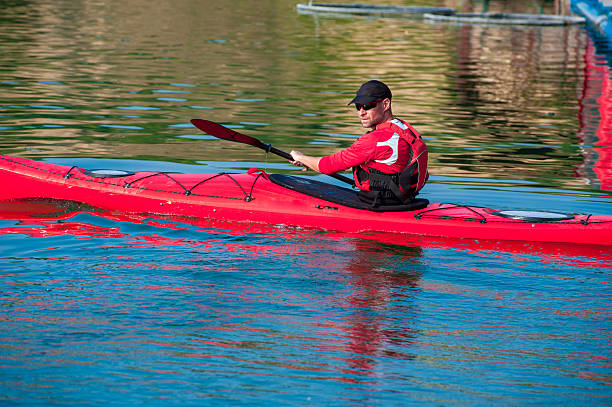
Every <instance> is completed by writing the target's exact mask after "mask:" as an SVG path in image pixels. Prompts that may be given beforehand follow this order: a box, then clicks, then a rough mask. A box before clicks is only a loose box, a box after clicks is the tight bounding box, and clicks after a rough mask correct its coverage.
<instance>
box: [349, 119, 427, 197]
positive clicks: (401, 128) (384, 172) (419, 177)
mask: <svg viewBox="0 0 612 407" xmlns="http://www.w3.org/2000/svg"><path fill="white" fill-rule="evenodd" d="M387 128H389V129H391V130H392V131H393V136H392V137H390V138H389V139H388V140H385V141H382V142H379V143H377V145H379V146H389V147H391V149H392V153H391V156H390V157H389V158H388V159H386V160H375V161H370V162H367V163H364V164H361V165H359V166H357V167H355V168H354V169H353V173H354V178H355V185H356V186H357V187H358V188H359V189H360V190H362V191H371V192H372V193H370V194H363V196H364V197H366V200H368V201H372V200H373V201H374V204H376V201H378V202H381V201H383V202H384V201H385V200H391V201H393V200H395V201H399V202H402V203H406V202H409V201H412V200H413V199H414V197H415V196H416V195H417V194H418V193H419V191H420V190H421V188H423V186H424V185H425V182H427V179H428V178H429V173H428V171H427V158H428V156H427V146H426V145H425V142H424V141H423V139H422V138H421V135H420V134H419V133H418V132H417V131H416V130H415V129H414V128H413V127H412V126H411V125H410V124H408V123H406V122H404V121H402V120H399V119H393V120H391V121H388V122H385V123H381V124H379V125H378V126H376V130H382V129H387ZM376 130H374V131H376ZM385 133H388V132H385ZM400 143H406V145H407V147H408V150H409V157H408V160H407V164H406V166H405V167H404V168H403V169H402V170H400V171H397V165H395V167H396V168H395V169H394V168H393V165H394V164H396V163H397V161H398V158H399V157H398V154H397V152H398V151H399V150H400V148H401V146H400ZM403 150H404V151H405V148H403Z"/></svg>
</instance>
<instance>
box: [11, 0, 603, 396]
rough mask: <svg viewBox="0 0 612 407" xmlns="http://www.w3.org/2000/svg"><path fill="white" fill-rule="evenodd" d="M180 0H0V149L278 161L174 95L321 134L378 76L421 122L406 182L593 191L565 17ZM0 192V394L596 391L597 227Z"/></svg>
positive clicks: (87, 157) (586, 195)
mask: <svg viewBox="0 0 612 407" xmlns="http://www.w3.org/2000/svg"><path fill="white" fill-rule="evenodd" d="M179 3H180V4H179ZM179 3H176V2H165V1H148V2H141V1H132V2H129V4H126V3H125V2H116V1H105V2H102V1H82V2H70V1H53V2H52V1H39V2H36V3H21V2H5V4H3V6H2V8H1V10H0V88H1V89H2V92H0V152H2V153H3V154H9V155H17V156H23V157H30V158H35V159H40V160H44V161H49V162H55V163H60V164H69V165H81V166H84V167H88V168H122V169H130V170H147V169H158V170H165V171H181V172H217V171H243V170H245V169H248V168H250V167H260V168H265V169H267V170H269V171H276V172H284V173H294V172H295V169H294V168H292V167H291V166H290V165H288V164H287V163H286V162H284V161H283V160H281V159H279V158H276V157H272V156H270V157H266V156H265V154H263V153H262V152H261V151H260V150H256V149H252V148H249V147H246V146H244V145H240V144H234V143H228V142H223V141H220V140H216V139H213V138H212V137H210V136H208V135H204V134H201V133H200V132H199V131H198V130H197V129H195V128H193V127H191V125H190V124H189V119H191V118H194V117H201V118H207V119H210V120H214V121H217V122H220V123H223V124H226V125H230V126H232V127H234V128H237V129H239V131H241V132H244V133H246V134H249V135H252V136H254V137H258V138H261V139H263V140H265V141H266V142H270V143H272V144H273V145H274V146H276V147H278V148H281V149H286V150H289V149H291V148H298V149H300V150H302V151H304V152H307V153H312V154H327V153H330V152H332V151H335V150H336V149H338V148H340V147H344V146H347V145H349V144H350V143H351V142H352V140H353V139H354V138H355V137H357V136H358V135H359V134H361V133H362V131H363V130H362V129H361V128H359V126H358V122H357V120H356V118H355V114H354V111H353V110H351V108H350V107H347V106H346V103H347V102H348V101H349V100H350V99H351V97H352V96H351V95H352V94H353V93H354V91H355V89H356V87H358V85H359V84H360V83H361V82H363V81H364V80H366V79H369V78H378V79H382V80H384V81H386V82H388V83H389V84H390V86H391V88H392V90H393V91H394V98H393V105H394V112H395V113H396V114H397V115H398V116H399V117H402V118H404V119H406V120H408V121H409V122H411V123H412V124H413V125H414V126H415V127H417V129H419V130H420V131H421V133H422V134H423V135H424V137H425V138H426V140H427V142H428V145H429V148H430V152H431V164H430V166H431V172H432V177H431V180H430V182H429V184H428V186H427V187H426V189H425V190H424V191H423V196H424V197H426V198H428V199H430V200H432V201H445V202H458V203H469V204H476V205H482V206H492V207H504V208H515V207H519V208H532V209H554V210H558V211H563V212H581V213H596V214H604V215H605V214H607V215H610V214H612V211H611V210H610V191H612V187H611V186H610V185H611V184H610V179H611V178H610V167H611V165H610V158H609V157H610V149H611V148H612V142H611V139H610V134H612V133H611V131H610V125H609V119H608V113H607V112H608V107H607V106H608V101H609V100H610V99H609V87H608V84H609V81H610V73H609V66H610V65H609V61H608V60H609V55H610V53H609V45H608V44H607V43H606V42H605V41H602V40H601V39H599V38H597V37H595V36H594V34H592V33H588V32H587V31H586V30H585V29H584V27H564V28H561V27H494V26H471V25H464V26H458V25H452V24H432V23H428V22H424V21H422V20H418V19H402V18H368V17H365V18H337V17H321V16H307V15H298V14H297V13H296V12H295V3H294V2H289V1H284V0H283V1H275V2H272V1H263V2H262V1H260V2H251V1H247V2H244V1H243V2H239V1H229V2H224V3H222V5H221V3H214V2H201V1H184V2H179ZM387 3H393V2H387ZM408 3H409V2H405V3H401V2H395V3H394V4H408ZM423 3H427V4H428V5H436V4H438V3H437V2H433V1H430V2H423ZM423 3H419V4H423ZM449 3H452V2H448V3H447V4H446V5H451V4H449ZM519 3H521V2H513V4H514V5H515V7H516V8H518V9H513V10H510V11H514V12H520V11H523V10H520V6H519ZM522 3H524V4H523V7H524V8H529V7H534V6H533V4H534V3H535V2H522ZM470 4H471V6H470V7H472V9H473V10H474V11H480V9H481V8H483V7H485V6H486V8H487V10H488V11H499V10H502V11H504V10H503V9H504V7H508V6H507V5H505V2H495V1H490V2H486V4H484V3H479V2H474V3H473V4H472V3H470ZM451 6H452V5H451ZM455 6H456V5H455ZM465 7H468V6H465ZM540 7H541V8H543V9H544V12H552V11H553V10H552V9H551V8H552V7H553V6H552V5H551V3H550V2H542V5H541V6H540ZM464 11H472V10H464ZM505 11H508V10H505ZM524 11H527V12H537V11H538V10H531V9H529V10H527V9H525V10H524ZM318 179H321V180H325V179H327V178H326V177H324V176H318ZM329 181H330V182H335V181H334V180H332V179H329ZM3 187H6V186H3ZM0 214H1V216H0V233H1V235H0V319H1V321H2V323H1V325H0V326H1V327H2V329H1V330H0V335H1V336H2V338H1V341H0V388H1V391H0V402H1V403H2V404H5V405H24V404H25V405H68V404H70V405H99V404H114V405H126V404H145V403H146V404H147V405H203V404H204V405H227V404H234V405H236V404H241V405H262V404H277V405H283V404H285V405H347V406H353V405H354V406H357V405H358V406H363V405H417V404H419V405H420V404H439V405H445V404H463V405H508V404H511V405H516V404H520V405H522V404H551V403H557V404H559V403H561V404H563V405H585V404H587V403H588V404H593V405H609V404H610V400H611V396H612V392H611V391H610V369H609V366H610V362H611V361H610V359H611V355H610V345H611V344H610V339H609V338H610V326H611V324H610V322H611V315H610V311H609V310H610V308H611V305H612V304H611V302H610V284H611V282H612V279H611V278H610V272H609V270H610V268H611V266H612V256H611V255H610V253H608V250H607V249H602V248H584V247H566V246H563V245H559V246H556V247H540V246H539V245H537V244H535V245H534V244H530V243H519V244H516V245H510V244H507V243H502V242H472V241H465V242H464V241H444V240H439V239H438V240H436V239H423V238H415V237H401V236H363V235H362V236H351V235H342V234H335V233H329V232H317V231H303V230H293V229H290V228H279V227H274V226H269V227H265V226H252V225H251V226H245V225H236V224H223V223H217V222H213V221H204V220H193V219H176V218H157V217H143V216H136V215H129V214H117V213H104V212H98V211H96V210H93V209H92V208H85V207H78V206H71V207H60V208H58V207H55V206H53V205H49V204H45V203H38V204H36V205H31V204H29V205H26V204H10V205H7V204H2V205H0Z"/></svg>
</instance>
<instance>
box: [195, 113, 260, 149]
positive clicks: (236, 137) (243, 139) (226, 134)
mask: <svg viewBox="0 0 612 407" xmlns="http://www.w3.org/2000/svg"><path fill="white" fill-rule="evenodd" d="M191 124H193V125H194V126H196V127H197V128H198V129H200V130H202V131H203V132H204V133H207V134H210V135H211V136H214V137H217V138H220V139H223V140H229V141H235V142H237V143H243V144H248V145H250V146H253V147H257V148H261V149H264V150H265V149H267V148H268V146H267V145H265V144H264V143H262V142H261V141H259V140H257V139H256V138H253V137H249V136H246V135H244V134H241V133H238V132H237V131H234V130H232V129H228V128H227V127H225V126H222V125H220V124H219V123H215V122H211V121H210V120H204V119H191Z"/></svg>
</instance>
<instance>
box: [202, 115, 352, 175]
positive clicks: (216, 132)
mask: <svg viewBox="0 0 612 407" xmlns="http://www.w3.org/2000/svg"><path fill="white" fill-rule="evenodd" d="M191 123H192V124H193V125H194V126H196V127H197V128H198V129H200V130H202V131H203V132H205V133H207V134H210V135H211V136H214V137H217V138H220V139H223V140H229V141H235V142H237V143H242V144H248V145H250V146H253V147H257V148H260V149H262V150H264V151H265V152H267V153H272V154H276V155H278V156H280V157H283V158H284V159H286V160H289V161H293V157H291V154H289V153H287V152H285V151H282V150H279V149H278V148H276V147H272V145H270V144H264V143H262V142H261V141H259V140H258V139H256V138H254V137H251V136H247V135H245V134H242V133H238V132H237V131H235V130H232V129H229V128H227V127H225V126H223V125H221V124H219V123H215V122H211V121H210V120H204V119H191ZM327 175H329V176H330V177H333V178H336V179H337V180H339V181H342V182H346V183H347V184H350V185H355V183H354V182H353V180H352V179H350V178H348V177H345V176H344V175H340V174H327Z"/></svg>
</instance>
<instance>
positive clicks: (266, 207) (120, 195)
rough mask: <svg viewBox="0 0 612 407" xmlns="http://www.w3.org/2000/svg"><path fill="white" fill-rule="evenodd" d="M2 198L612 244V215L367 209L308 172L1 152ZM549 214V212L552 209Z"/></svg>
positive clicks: (429, 206) (417, 205) (307, 224)
mask: <svg viewBox="0 0 612 407" xmlns="http://www.w3.org/2000/svg"><path fill="white" fill-rule="evenodd" d="M0 185H2V186H3V188H2V189H1V190H0V200H3V201H10V200H16V199H19V200H22V199H31V198H34V199H40V198H46V199H61V200H71V201H77V202H82V203H85V204H88V205H93V206H95V207H98V208H101V209H106V210H116V211H122V212H128V213H139V214H159V215H178V216H189V217H195V218H202V219H215V220H221V221H232V222H250V223H260V224H272V225H290V226H295V227H303V228H314V229H324V230H329V231H337V232H345V233H361V232H385V233H402V234H412V235H424V236H437V237H448V238H470V239H489V240H497V241H504V240H507V241H532V242H559V243H560V242H565V243H580V244H597V245H612V216H597V215H575V216H574V215H569V216H564V215H559V214H552V215H549V214H548V213H537V212H535V213H531V212H530V213H525V212H518V213H513V212H512V211H509V212H507V211H501V212H500V211H496V210H494V209H489V208H482V207H475V206H464V205H455V204H448V203H428V201H427V200H424V199H417V200H415V202H413V204H412V206H411V207H388V208H378V209H377V210H376V211H375V210H369V209H368V207H367V205H366V204H363V203H361V202H360V201H359V199H358V198H357V193H356V192H355V191H353V190H351V189H348V188H343V187H339V186H335V185H331V184H326V183H323V182H319V181H315V180H312V179H309V178H307V177H294V176H289V175H280V174H267V173H265V172H263V171H261V170H256V169H251V170H249V171H248V172H247V173H243V174H229V173H220V174H181V173H169V172H135V173H133V172H123V171H115V170H110V171H108V170H104V171H100V170H87V169H83V168H78V167H76V166H72V167H69V166H63V165H55V164H50V163H44V162H37V161H33V160H28V159H24V158H16V157H8V156H0ZM549 216H552V218H550V217H549Z"/></svg>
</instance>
